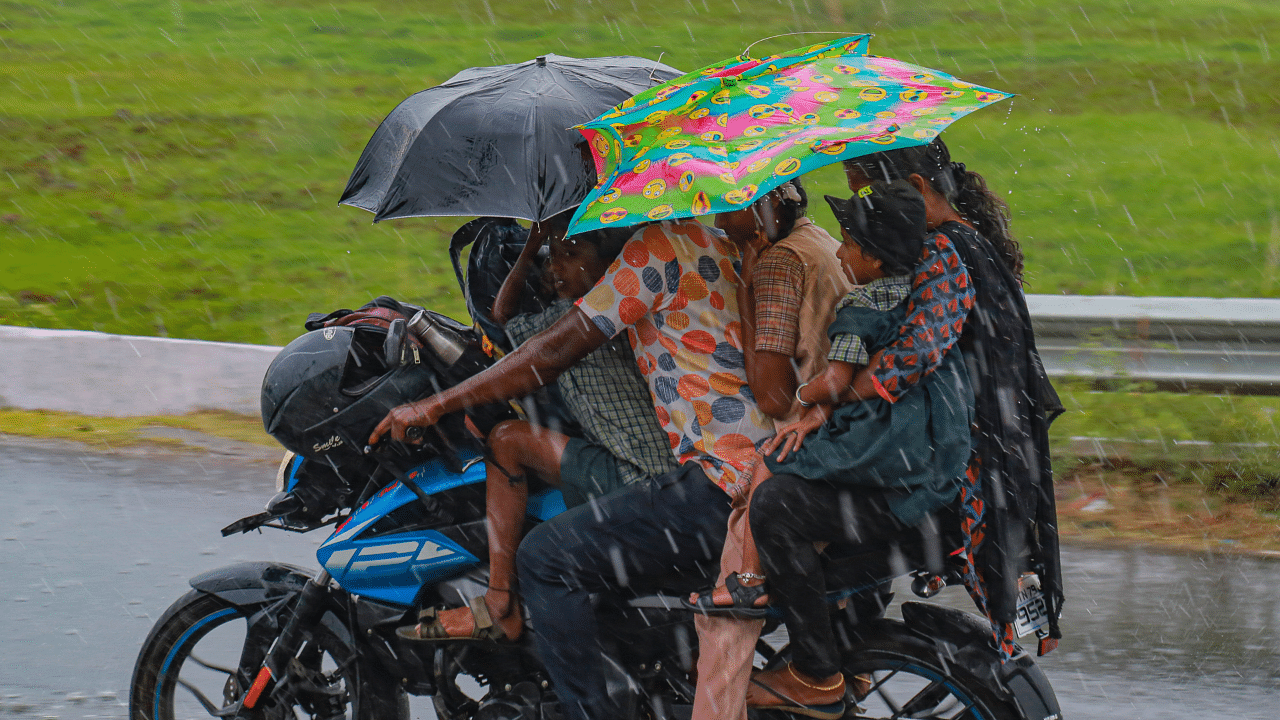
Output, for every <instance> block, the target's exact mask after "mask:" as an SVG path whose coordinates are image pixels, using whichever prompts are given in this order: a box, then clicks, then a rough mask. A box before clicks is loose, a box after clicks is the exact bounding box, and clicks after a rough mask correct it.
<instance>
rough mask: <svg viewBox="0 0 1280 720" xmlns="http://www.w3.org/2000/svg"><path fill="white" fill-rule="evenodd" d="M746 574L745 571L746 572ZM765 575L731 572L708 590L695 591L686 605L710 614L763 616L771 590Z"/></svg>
mask: <svg viewBox="0 0 1280 720" xmlns="http://www.w3.org/2000/svg"><path fill="white" fill-rule="evenodd" d="M744 574H745V573H744ZM764 581H765V579H764V578H763V577H759V576H747V577H742V576H741V575H739V574H738V573H730V574H729V575H728V576H727V577H725V580H724V583H723V584H721V585H717V586H715V587H714V588H713V589H712V590H711V591H710V592H707V593H691V594H690V595H689V600H688V602H687V603H686V607H688V608H689V609H691V610H696V611H698V612H701V613H706V614H708V615H728V616H737V617H763V615H764V611H765V609H766V608H767V607H768V606H769V593H768V592H767V591H766V590H765V589H764Z"/></svg>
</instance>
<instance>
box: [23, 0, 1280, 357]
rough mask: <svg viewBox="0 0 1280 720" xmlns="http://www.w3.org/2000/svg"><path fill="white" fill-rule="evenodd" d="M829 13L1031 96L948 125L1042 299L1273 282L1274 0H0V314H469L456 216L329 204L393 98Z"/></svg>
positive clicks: (283, 324)
mask: <svg viewBox="0 0 1280 720" xmlns="http://www.w3.org/2000/svg"><path fill="white" fill-rule="evenodd" d="M747 8H750V10H749V12H748V11H746V9H747ZM833 28H844V29H848V30H850V31H857V30H871V31H874V32H875V33H877V35H876V38H875V40H874V41H873V50H874V51H876V52H880V53H883V54H887V55H894V56H897V57H902V58H905V59H914V60H915V61H917V62H920V63H922V64H926V65H930V66H935V67H939V68H942V69H946V70H950V71H953V72H956V73H957V74H959V75H960V76H961V77H963V78H966V79H969V80H973V81H975V82H981V83H985V84H989V85H993V86H996V87H1000V88H1005V89H1010V90H1013V91H1016V92H1018V93H1020V94H1021V95H1020V97H1019V98H1017V99H1016V100H1015V101H1014V102H1013V103H1012V105H1011V106H1002V107H997V108H993V109H990V110H987V111H985V112H984V113H980V114H978V115H977V116H975V117H973V118H969V119H966V120H965V121H963V122H962V123H960V124H958V126H957V127H956V128H955V129H953V130H952V131H950V132H949V134H948V136H949V138H951V142H952V144H953V146H954V148H955V149H956V155H957V157H958V158H959V159H962V160H965V161H967V162H968V163H969V165H970V166H971V167H972V168H974V169H978V170H979V171H981V172H983V173H984V174H985V175H987V176H988V178H989V180H990V181H991V184H992V186H993V187H995V188H999V189H1000V190H1001V191H1002V192H1004V193H1006V194H1007V195H1006V196H1007V197H1008V198H1009V200H1010V202H1011V204H1012V205H1013V207H1014V211H1015V213H1016V215H1017V229H1018V231H1019V233H1020V234H1021V237H1022V239H1023V241H1024V244H1025V246H1026V252H1027V255H1028V259H1029V262H1028V265H1029V266H1030V267H1031V268H1032V271H1031V280H1032V286H1031V288H1030V289H1031V291H1032V292H1073V293H1112V292H1114V293H1125V294H1136V295H1143V294H1148V295H1150V294H1169V295H1210V296H1280V285H1277V283H1276V272H1277V269H1276V266H1277V262H1278V261H1280V220H1278V219H1277V217H1278V216H1277V210H1276V208H1275V200H1274V198H1276V197H1277V196H1280V181H1277V175H1280V140H1278V139H1277V137H1278V136H1277V131H1276V129H1275V128H1276V126H1277V123H1276V121H1277V119H1278V116H1280V112H1278V108H1280V98H1278V96H1277V93H1278V92H1280V91H1277V90H1276V87H1277V81H1280V70H1277V67H1278V65H1280V64H1278V63H1275V62H1274V61H1272V59H1271V53H1272V45H1273V44H1276V45H1280V7H1277V6H1276V5H1275V4H1274V3H1271V2H1268V1H1267V0H1236V1H1235V2H1208V1H1206V0H1176V1H1170V0H1132V1H1131V2H1125V1H1124V0H1119V1H1117V0H1107V1H1103V0H1093V1H1091V2H1082V3H1079V4H1071V5H1070V7H1067V6H1065V5H1061V4H1059V3H1056V2H1051V1H1050V0H1003V1H1002V2H985V1H984V2H977V1H974V2H970V3H966V2H963V0H961V1H959V2H957V1H954V0H953V1H952V2H938V1H935V0H917V1H916V2H908V1H906V0H884V1H883V2H881V1H880V0H874V1H873V0H852V1H850V0H846V1H845V2H837V1H836V0H780V1H779V0H760V1H759V2H751V3H748V2H735V1H734V0H729V1H728V2H721V1H719V0H715V1H712V0H705V2H704V0H690V1H688V2H685V1H681V0H660V1H658V2H641V0H636V1H635V2H625V1H618V2H600V1H599V0H596V1H595V2H591V1H588V0H544V2H534V1H532V0H522V1H520V2H513V1H507V0H489V2H481V3H472V2H456V3H446V2H420V3H405V4H403V5H402V6H398V7H393V6H389V5H387V4H386V3H368V2H337V3H333V4H329V3H325V4H316V3H312V2H275V3H265V2H251V1H247V0H239V1H236V0H214V1H211V2H198V3H197V2H190V1H188V0H172V1H171V2H162V1H159V0H154V1H150V2H141V1H135V2H112V1H110V0H85V1H83V2H78V3H74V4H70V3H69V4H67V5H66V6H63V7H56V6H53V5H50V4H36V3H25V2H23V3H17V2H5V3H0V40H2V41H3V48H0V57H3V60H4V62H3V63H2V64H0V73H2V74H3V75H4V78H3V80H4V83H3V84H4V88H5V89H4V94H3V95H2V96H0V97H2V98H3V99H2V100H0V164H3V170H4V172H5V174H6V177H4V178H0V323H8V324H25V325H39V326H45V327H71V328H84V329H100V330H104V331H108V332H122V333H135V334H144V335H155V334H169V335H173V336H182V337H197V338H206V339H215V340H239V341H248V342H271V343H282V342H285V341H287V340H288V339H289V338H291V337H292V336H293V335H295V334H296V332H297V330H298V329H299V328H298V324H297V320H298V319H299V318H300V317H302V316H303V315H305V313H306V312H308V311H312V310H328V309H331V308H334V307H340V306H351V305H353V304H358V303H360V302H362V301H363V300H364V299H366V298H368V297H370V296H372V295H375V294H378V293H384V292H385V293H388V294H392V295H397V296H400V297H405V298H409V299H414V300H419V301H424V302H427V303H429V304H431V305H433V306H435V307H438V308H440V309H442V310H444V311H446V312H450V313H452V314H455V315H461V314H462V313H463V311H462V303H461V299H460V297H459V295H458V293H457V291H456V289H455V288H454V287H453V285H454V283H453V281H452V273H451V271H450V270H449V267H448V261H447V257H446V254H445V252H444V245H445V239H446V238H447V236H448V233H449V232H450V231H451V229H452V228H454V227H456V226H457V225H458V224H459V221H457V220H449V219H441V220H414V221H393V222H390V223H385V224H383V225H380V226H373V225H371V224H369V219H370V218H369V216H368V215H367V214H365V213H363V212H362V211H358V210H355V209H352V208H345V207H344V208H339V207H337V206H336V205H335V201H336V198H337V196H338V194H339V192H340V191H341V189H342V186H343V184H344V182H345V179H346V176H347V174H348V172H349V171H350V168H351V166H352V165H353V164H354V162H355V158H356V156H357V155H358V154H359V151H360V149H361V148H362V147H363V144H364V142H365V141H366V140H367V139H368V137H369V135H370V134H371V133H372V131H373V129H374V127H376V125H377V123H378V121H380V120H381V118H382V117H383V116H384V115H385V114H386V112H388V111H389V110H390V109H391V108H392V107H394V105H395V104H396V103H397V102H398V101H399V100H401V99H402V98H403V97H405V96H407V95H408V94H410V93H411V92H414V91H416V90H419V89H421V88H423V87H427V86H430V85H433V84H436V83H439V82H441V81H443V80H445V79H446V78H448V77H449V76H450V75H452V74H453V73H454V72H456V71H458V70H460V69H462V68H465V67H468V66H471V65H485V64H494V63H502V62H516V61H522V60H526V59H528V58H530V57H532V56H534V55H537V54H540V53H546V52H559V53H561V54H570V55H579V56H590V55H603V54H622V53H631V54H641V55H648V56H650V57H656V56H657V55H658V54H659V53H661V54H662V59H663V60H664V61H665V62H668V63H670V64H673V65H675V66H677V67H682V68H692V67H696V66H698V65H700V64H704V63H706V62H710V61H712V60H715V59H718V58H720V57H723V56H727V55H730V54H733V53H735V52H737V51H739V50H740V49H741V48H742V47H743V46H744V45H745V44H747V43H748V42H750V41H752V40H754V39H756V38H759V37H763V36H766V35H770V34H775V33H778V32H789V31H797V30H830V29H833ZM811 37H812V36H811ZM801 42H802V40H801V39H800V38H781V39H778V40H773V41H770V42H768V43H766V44H765V45H764V46H762V48H773V49H781V48H785V47H789V46H793V45H797V44H800V43H801ZM1276 52H1280V48H1277V49H1276ZM816 175H817V177H816V178H815V181H816V186H817V187H816V188H815V189H816V190H827V191H835V190H838V189H839V178H838V177H837V173H836V172H834V171H827V172H820V173H817V174H816ZM816 214H817V217H818V219H819V221H820V222H823V223H827V224H830V222H831V219H830V217H829V216H828V215H827V213H826V212H825V210H819V211H818V212H817V213H816Z"/></svg>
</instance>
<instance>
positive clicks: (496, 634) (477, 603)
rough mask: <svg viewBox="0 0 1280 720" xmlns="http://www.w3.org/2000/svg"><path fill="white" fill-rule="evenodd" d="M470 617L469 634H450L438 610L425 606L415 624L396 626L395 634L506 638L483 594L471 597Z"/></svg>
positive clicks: (408, 637)
mask: <svg viewBox="0 0 1280 720" xmlns="http://www.w3.org/2000/svg"><path fill="white" fill-rule="evenodd" d="M468 604H469V605H470V606H471V617H472V619H474V620H475V624H474V627H473V628H472V630H471V634H470V635H462V636H459V635H450V634H449V631H448V630H446V629H445V627H444V625H442V624H441V623H440V618H439V611H438V610H437V609H436V608H434V607H429V608H426V609H425V610H422V611H421V612H419V613H418V624H417V625H405V626H403V627H398V628H396V635H399V636H400V637H402V638H404V639H405V640H432V641H440V640H508V639H509V638H508V637H507V633H506V631H504V630H503V629H502V628H501V627H500V626H499V625H497V624H496V623H494V622H493V616H491V615H490V614H489V606H488V605H486V604H485V601H484V596H483V595H481V596H479V597H473V598H471V602H470V603H468Z"/></svg>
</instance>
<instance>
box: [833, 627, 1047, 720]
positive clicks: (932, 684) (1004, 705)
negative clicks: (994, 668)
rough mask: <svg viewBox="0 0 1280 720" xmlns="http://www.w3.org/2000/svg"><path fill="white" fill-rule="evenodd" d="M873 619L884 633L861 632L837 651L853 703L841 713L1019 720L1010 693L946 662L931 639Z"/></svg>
mask: <svg viewBox="0 0 1280 720" xmlns="http://www.w3.org/2000/svg"><path fill="white" fill-rule="evenodd" d="M878 623H879V624H881V629H882V630H884V632H874V633H863V634H862V638H860V639H859V641H858V642H856V643H855V645H854V647H852V648H848V649H847V650H845V651H844V652H843V653H842V654H843V656H844V663H843V666H842V668H841V669H842V671H843V673H844V676H845V681H846V683H847V685H848V687H849V692H850V695H851V696H852V699H853V700H856V702H857V704H858V708H857V711H856V712H850V713H848V714H846V717H856V718H866V719H867V720H873V719H879V718H918V717H928V718H935V717H955V718H961V717H963V718H965V719H966V720H1022V713H1020V712H1019V711H1018V709H1017V707H1016V705H1015V704H1014V703H1013V701H1012V698H1011V697H1009V696H1007V695H1004V694H1002V693H1001V692H1000V691H999V690H998V689H996V688H992V687H989V686H988V683H987V682H985V681H983V680H982V679H980V678H979V677H978V676H977V675H975V674H973V673H971V672H968V671H967V670H965V668H964V667H962V666H961V665H960V664H959V663H957V662H950V658H946V657H945V656H942V655H941V654H940V653H939V651H938V648H937V647H936V646H935V645H934V644H933V643H932V642H930V641H928V640H926V639H924V638H921V637H919V636H916V635H914V634H912V633H911V632H910V631H908V630H907V629H906V628H905V627H902V625H901V623H897V622H895V621H891V620H880V621H878ZM868 681H869V682H868ZM850 709H851V711H852V710H853V708H852V707H851V708H850Z"/></svg>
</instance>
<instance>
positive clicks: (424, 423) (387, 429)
mask: <svg viewBox="0 0 1280 720" xmlns="http://www.w3.org/2000/svg"><path fill="white" fill-rule="evenodd" d="M442 410H443V408H442V407H441V405H440V403H438V402H436V398H435V396H432V397H429V398H425V399H423V400H418V401H417V402H411V403H407V404H405V405H401V406H399V407H395V408H392V409H391V412H389V413H387V416H386V417H384V418H382V422H380V423H378V427H376V428H374V429H373V434H372V435H370V436H369V444H370V445H376V444H378V441H379V440H381V439H382V438H383V436H384V435H388V434H390V435H391V439H392V440H398V441H400V442H413V443H420V442H422V436H421V435H420V434H419V435H418V437H417V438H415V439H413V440H412V441H410V439H409V436H408V430H409V428H415V427H416V428H428V427H431V426H433V425H435V424H436V423H438V422H440V418H441V417H443V416H444V413H443V412H442Z"/></svg>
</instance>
